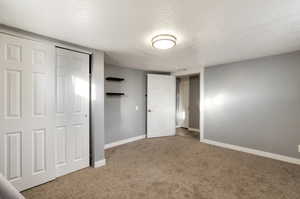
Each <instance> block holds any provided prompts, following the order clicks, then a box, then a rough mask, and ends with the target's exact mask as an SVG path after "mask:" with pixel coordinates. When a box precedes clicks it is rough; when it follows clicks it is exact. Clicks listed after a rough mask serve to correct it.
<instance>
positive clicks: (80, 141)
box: [55, 48, 90, 176]
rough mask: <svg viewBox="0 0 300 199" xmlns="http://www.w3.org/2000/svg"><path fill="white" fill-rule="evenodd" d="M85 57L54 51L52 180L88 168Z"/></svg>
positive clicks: (79, 54)
mask: <svg viewBox="0 0 300 199" xmlns="http://www.w3.org/2000/svg"><path fill="white" fill-rule="evenodd" d="M89 89H90V86H89V55H88V54H84V53H78V52H74V51H71V50H65V49H61V48H56V142H55V151H56V152H55V154H56V155H55V157H56V158H55V165H56V176H62V175H65V174H67V173H70V172H73V171H76V170H79V169H82V168H85V167H88V166H89V98H90V94H89Z"/></svg>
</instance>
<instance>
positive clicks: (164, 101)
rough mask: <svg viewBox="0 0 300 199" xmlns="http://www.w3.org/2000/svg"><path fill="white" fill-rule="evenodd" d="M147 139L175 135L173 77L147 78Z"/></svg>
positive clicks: (150, 75) (151, 76) (158, 76)
mask: <svg viewBox="0 0 300 199" xmlns="http://www.w3.org/2000/svg"><path fill="white" fill-rule="evenodd" d="M147 79H148V80H147V137H160V136H171V135H175V108H176V107H175V106H176V104H175V101H176V95H175V94H176V93H175V87H176V82H175V77H174V76H170V75H153V74H148V76H147Z"/></svg>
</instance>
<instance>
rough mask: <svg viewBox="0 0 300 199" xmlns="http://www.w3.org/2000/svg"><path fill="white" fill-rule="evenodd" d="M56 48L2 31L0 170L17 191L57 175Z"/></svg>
mask: <svg viewBox="0 0 300 199" xmlns="http://www.w3.org/2000/svg"><path fill="white" fill-rule="evenodd" d="M54 69H55V65H54V47H53V46H50V45H48V44H42V43H40V42H35V41H32V40H27V39H21V38H17V37H13V36H9V35H5V34H0V173H2V174H3V175H4V176H5V177H6V178H7V179H8V180H9V181H10V182H11V183H12V184H13V185H14V186H15V187H16V188H17V189H18V190H24V189H28V188H30V187H33V186H36V185H39V184H42V183H45V182H47V181H49V180H52V179H54V178H55V166H54V147H53V138H54V126H55V112H54V109H55V106H54Z"/></svg>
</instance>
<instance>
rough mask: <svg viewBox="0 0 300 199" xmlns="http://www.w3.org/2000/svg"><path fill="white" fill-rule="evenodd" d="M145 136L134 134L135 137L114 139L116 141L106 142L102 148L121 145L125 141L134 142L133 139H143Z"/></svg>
mask: <svg viewBox="0 0 300 199" xmlns="http://www.w3.org/2000/svg"><path fill="white" fill-rule="evenodd" d="M145 138H146V135H140V136H136V137H132V138H127V139H124V140H119V141H116V142H112V143H109V144H106V145H105V146H104V149H109V148H112V147H115V146H119V145H122V144H126V143H129V142H134V141H137V140H141V139H145Z"/></svg>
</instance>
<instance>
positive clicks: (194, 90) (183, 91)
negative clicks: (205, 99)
mask: <svg viewBox="0 0 300 199" xmlns="http://www.w3.org/2000/svg"><path fill="white" fill-rule="evenodd" d="M199 117H200V74H193V75H186V76H178V77H177V78H176V135H177V136H188V137H191V138H194V139H197V140H199V139H200V124H199V121H200V120H199Z"/></svg>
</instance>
